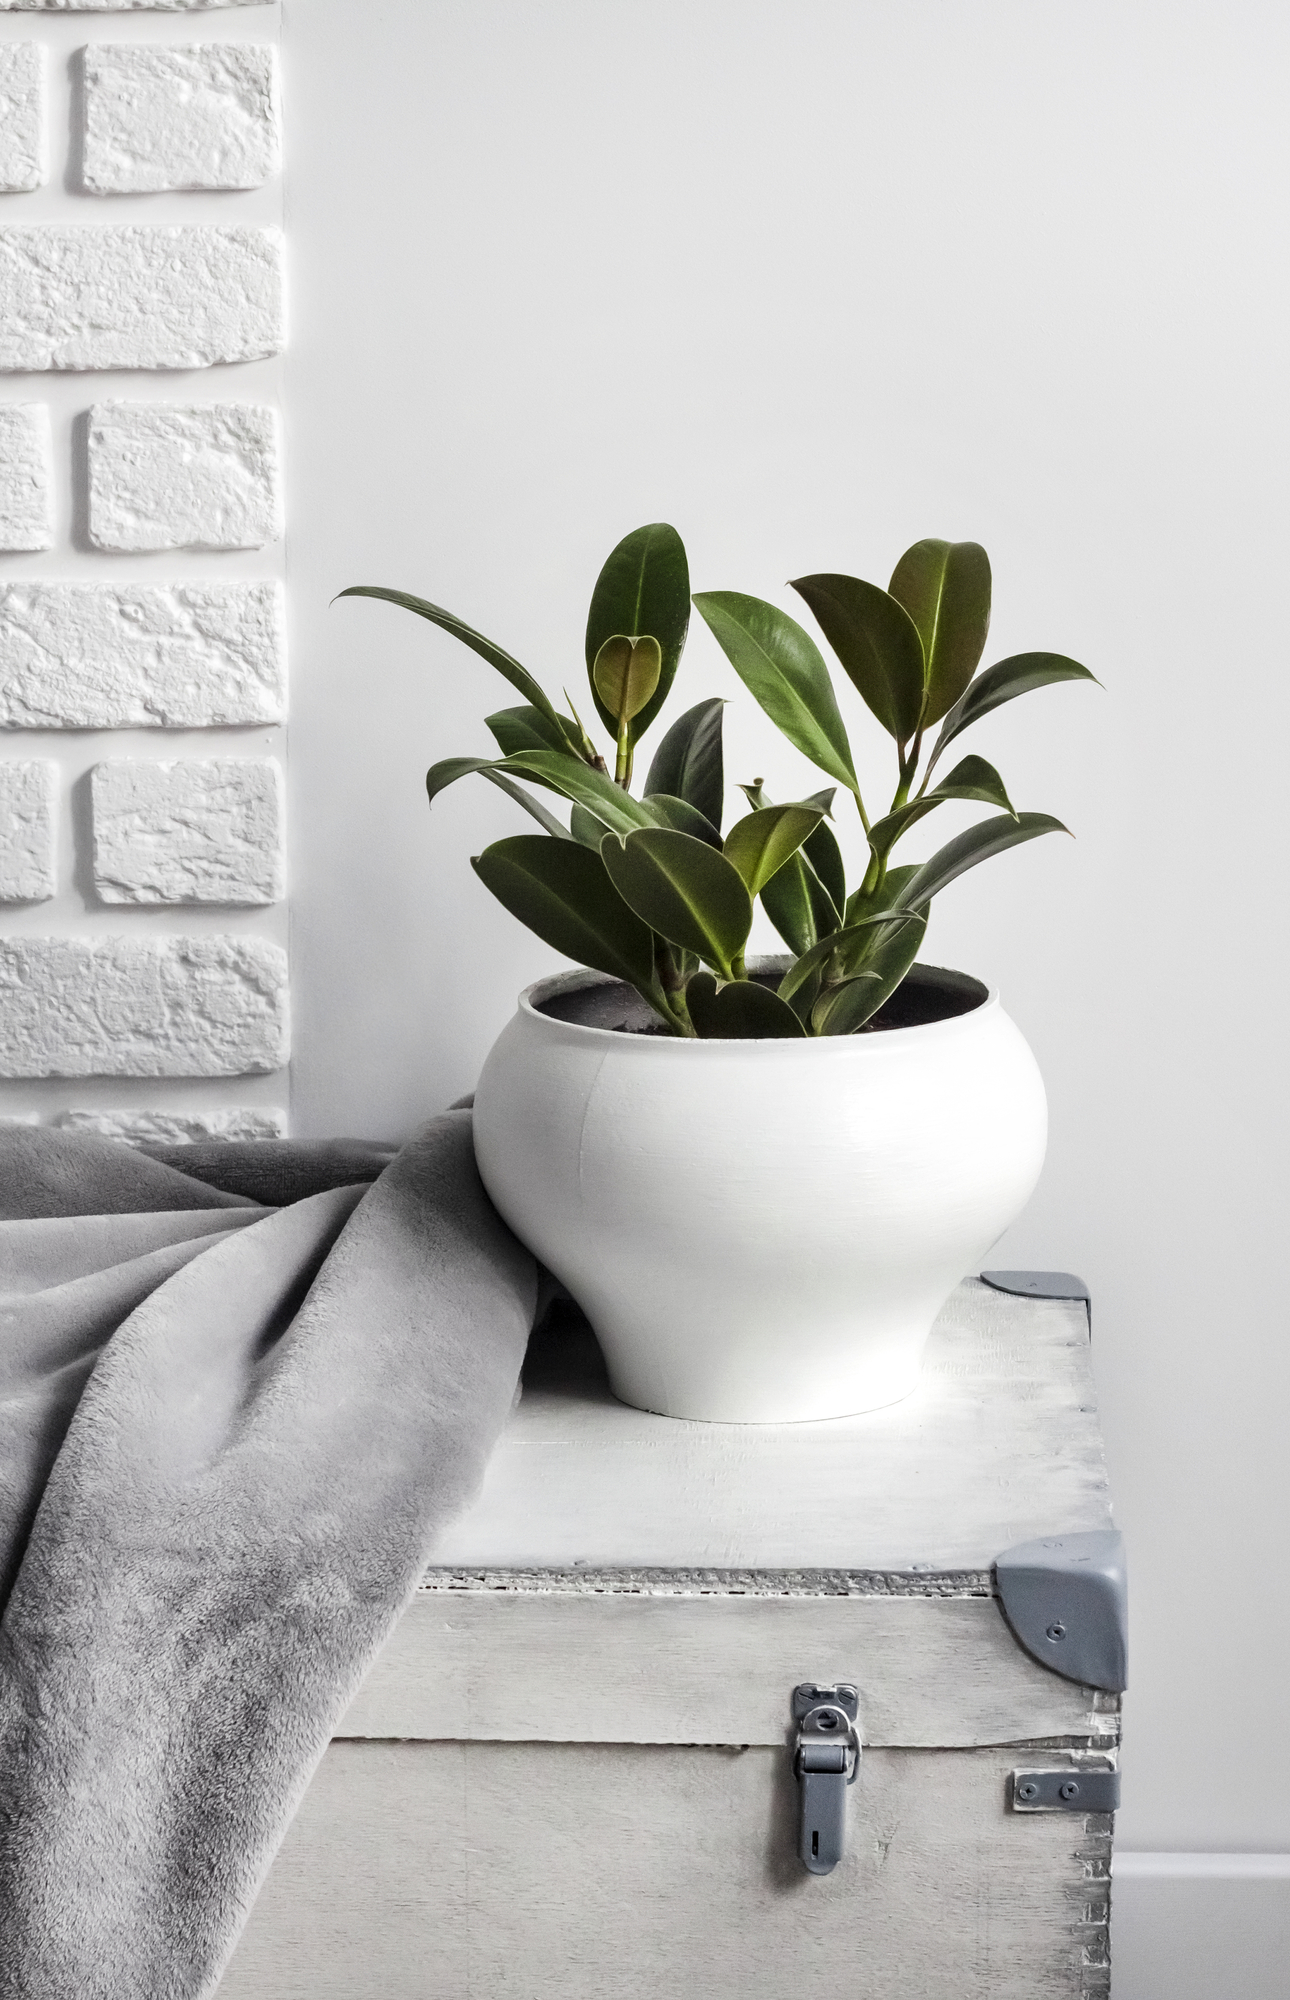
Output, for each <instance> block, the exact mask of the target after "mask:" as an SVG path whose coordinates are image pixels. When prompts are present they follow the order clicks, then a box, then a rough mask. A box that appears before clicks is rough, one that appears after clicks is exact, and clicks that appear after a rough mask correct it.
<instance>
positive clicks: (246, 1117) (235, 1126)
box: [53, 1105, 287, 1146]
mask: <svg viewBox="0 0 1290 2000" xmlns="http://www.w3.org/2000/svg"><path fill="white" fill-rule="evenodd" d="M53 1122H54V1124H55V1125H57V1126H59V1127H61V1129H62V1130H63V1131H65V1132H95V1133H97V1134H98V1136H99V1138H101V1139H124V1140H126V1142H127V1143H128V1144H129V1145H132V1146H144V1145H147V1144H149V1143H150V1142H151V1143H152V1144H154V1145H158V1146H187V1145H195V1144H196V1143H197V1141H198V1140H200V1139H280V1138H282V1137H283V1135H284V1133H285V1132H286V1129H287V1114H286V1112H285V1111H275V1110H268V1111H259V1110H249V1109H247V1108H245V1107H242V1106H237V1105H234V1106H233V1107H232V1108H231V1109H229V1110H227V1111H62V1112H60V1113H59V1115H58V1117H57V1118H55V1119H54V1121H53Z"/></svg>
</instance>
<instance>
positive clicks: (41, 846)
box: [0, 760, 57, 903]
mask: <svg viewBox="0 0 1290 2000" xmlns="http://www.w3.org/2000/svg"><path fill="white" fill-rule="evenodd" d="M56 776H57V774H56V771H55V767H54V766H53V765H52V764H50V763H48V762H46V761H44V760H42V761H40V762H39V763H34V764H18V763H14V764H9V763H0V903H43V902H46V901H47V900H48V899H49V897H50V896H52V895H53V893H54V790H55V783H56Z"/></svg>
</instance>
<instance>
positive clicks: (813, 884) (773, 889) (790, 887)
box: [761, 850, 842, 952]
mask: <svg viewBox="0 0 1290 2000" xmlns="http://www.w3.org/2000/svg"><path fill="white" fill-rule="evenodd" d="M761 906H762V908H763V910H765V912H766V915H767V916H768V917H769V918H770V920H771V922H772V923H773V924H774V926H775V929H776V930H777V931H778V932H779V934H780V936H781V937H782V938H783V940H784V943H785V944H786V945H787V946H788V948H789V950H790V951H792V952H803V951H809V950H810V948H811V946H812V945H813V944H814V943H815V942H816V940H817V939H818V938H821V937H827V936H828V935H829V934H830V933H831V932H832V931H835V930H837V928H838V926H839V924H840V923H841V921H842V918H841V913H840V911H838V910H836V909H835V908H834V906H833V899H832V897H831V896H830V895H829V892H828V890H827V889H826V888H825V886H824V884H823V883H822V882H821V880H820V878H819V876H818V875H817V874H816V872H815V870H814V868H812V867H811V865H810V863H809V862H808V861H807V859H806V855H805V851H804V850H803V852H802V853H800V854H795V855H794V856H793V858H792V860H791V861H786V862H785V864H784V866H783V867H782V868H781V869H780V870H779V872H778V874H776V875H772V876H771V878H770V881H769V882H767V883H766V884H765V886H764V887H763V889H762V892H761Z"/></svg>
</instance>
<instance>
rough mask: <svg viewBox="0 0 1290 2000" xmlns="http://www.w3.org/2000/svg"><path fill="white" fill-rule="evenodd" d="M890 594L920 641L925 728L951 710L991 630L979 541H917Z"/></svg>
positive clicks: (903, 559) (987, 572)
mask: <svg viewBox="0 0 1290 2000" xmlns="http://www.w3.org/2000/svg"><path fill="white" fill-rule="evenodd" d="M888 590H889V593H890V595H891V596H892V597H894V598H895V599H896V602H897V603H898V604H903V605H904V607H905V609H906V611H907V612H908V613H909V615H910V617H911V618H912V619H913V621H914V623H915V625H916V626H917V627H918V636H919V638H920V639H921V640H922V642H923V656H924V658H925V660H926V662H927V676H926V680H927V699H926V703H925V705H924V708H923V715H922V727H923V728H924V729H926V728H929V727H930V725H931V724H932V723H933V722H939V721H940V719H941V717H942V716H943V715H944V714H945V713H946V712H947V710H949V709H951V708H953V706H954V704H955V702H956V701H957V700H958V698H959V696H960V695H961V694H962V692H963V690H964V688H965V687H966V686H967V684H968V682H969V681H970V680H971V678H972V676H973V674H974V673H975V672H976V670H977V668H978V666H979V665H980V663H981V655H982V653H983V652H984V650H985V641H986V634H987V633H988V632H989V630H990V558H989V556H988V555H987V554H986V552H985V550H984V549H983V548H982V547H981V545H980V543H979V542H932V541H929V542H915V543H914V546H913V548H912V549H906V550H905V553H904V555H903V556H902V557H901V558H900V561H899V562H898V563H897V564H896V567H895V569H894V571H893V572H892V578H891V583H890V584H889V586H888Z"/></svg>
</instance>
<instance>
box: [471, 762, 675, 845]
mask: <svg viewBox="0 0 1290 2000" xmlns="http://www.w3.org/2000/svg"><path fill="white" fill-rule="evenodd" d="M500 768H501V769H502V770H503V771H504V772H506V773H507V774H508V775H510V776H513V777H518V778H532V779H533V781H534V782H535V783H536V784H539V785H545V786H546V787H547V789H548V790H549V791H552V792H558V793H559V794H560V796H561V798H565V799H571V800H572V801H573V802H574V804H576V805H580V806H585V807H586V808H587V810H588V812H593V813H595V815H596V817H597V819H599V820H602V821H603V822H604V824H605V825H606V826H607V827H608V828H609V829H610V831H611V832H613V833H619V834H624V833H631V832H632V830H633V828H635V827H643V826H655V825H656V824H657V821H656V820H655V818H654V816H653V814H652V813H651V812H650V810H649V808H648V807H647V806H644V805H642V804H641V802H640V800H639V799H634V798H633V797H632V795H631V793H630V792H625V791H623V789H622V787H621V786H619V785H616V784H615V783H614V781H613V779H612V778H611V777H610V776H609V775H608V773H607V772H605V771H597V770H594V769H593V768H592V766H591V765H590V764H580V763H577V762H575V760H574V759H573V758H572V757H563V756H561V755H560V753H559V752H558V751H556V750H522V751H520V752H519V753H518V754H517V755H516V756H514V757H508V758H507V759H506V761H505V763H504V764H503V765H501V767H500Z"/></svg>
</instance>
